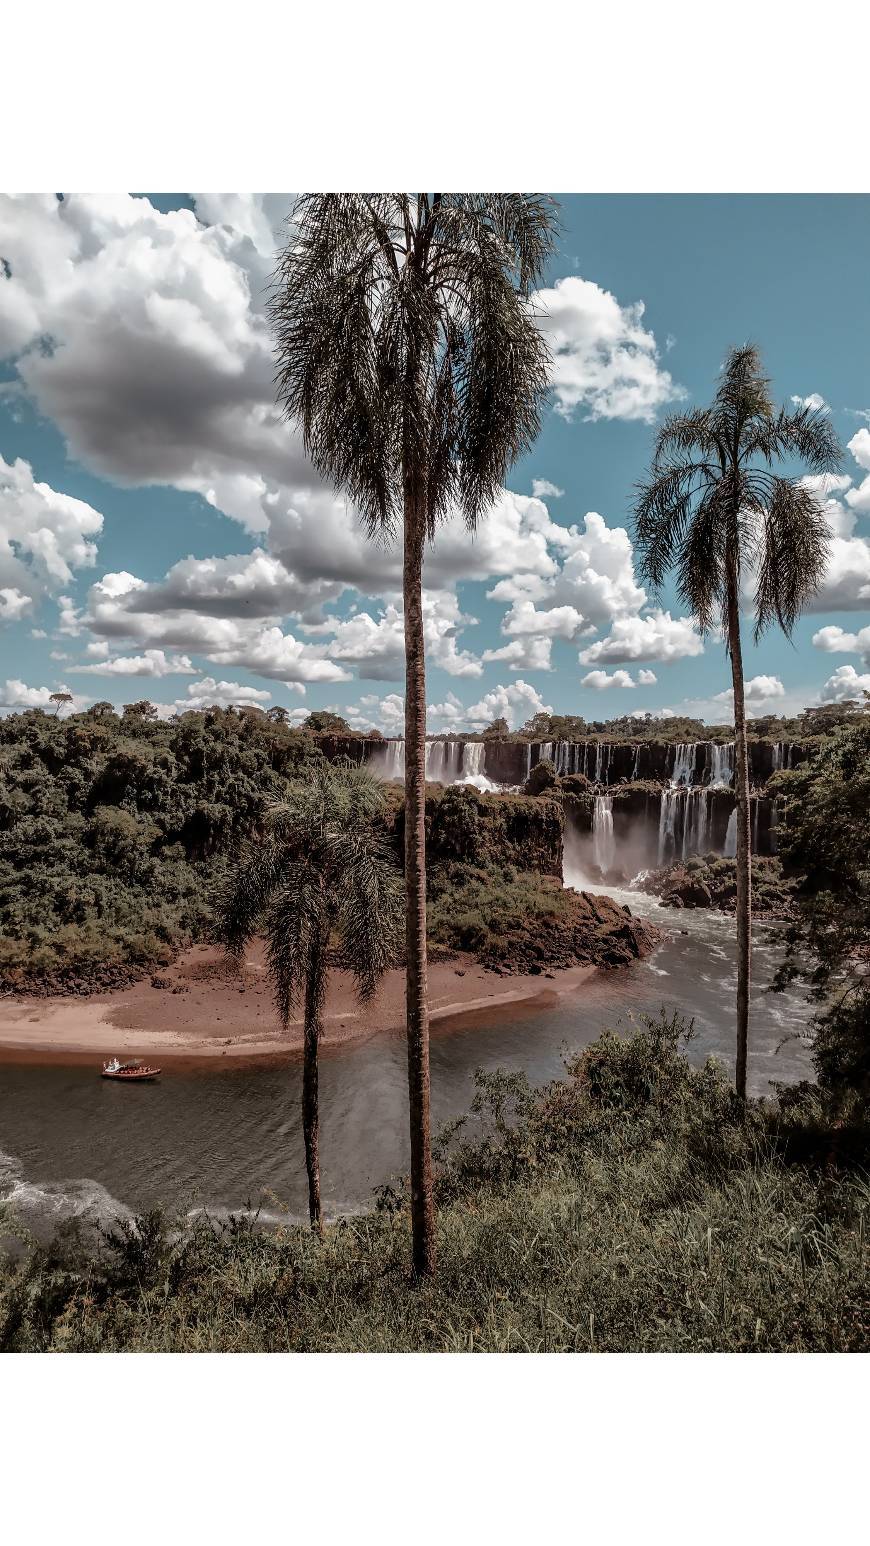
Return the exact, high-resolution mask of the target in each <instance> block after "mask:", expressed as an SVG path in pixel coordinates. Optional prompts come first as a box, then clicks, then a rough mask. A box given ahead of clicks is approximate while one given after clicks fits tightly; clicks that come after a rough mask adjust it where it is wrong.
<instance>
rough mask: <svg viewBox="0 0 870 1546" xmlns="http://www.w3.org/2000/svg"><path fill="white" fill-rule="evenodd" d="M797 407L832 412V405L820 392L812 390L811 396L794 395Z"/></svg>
mask: <svg viewBox="0 0 870 1546" xmlns="http://www.w3.org/2000/svg"><path fill="white" fill-rule="evenodd" d="M792 402H793V403H794V405H795V407H796V408H809V409H810V410H811V411H812V412H813V413H830V411H831V405H830V403H826V402H825V399H824V398H823V397H821V396H820V394H819V393H818V392H811V393H810V395H809V397H792Z"/></svg>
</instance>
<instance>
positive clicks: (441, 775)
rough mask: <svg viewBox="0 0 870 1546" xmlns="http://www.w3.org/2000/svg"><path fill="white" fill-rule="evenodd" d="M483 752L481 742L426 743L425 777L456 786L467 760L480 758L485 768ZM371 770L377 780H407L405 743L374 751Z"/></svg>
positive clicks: (390, 742) (435, 782)
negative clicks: (405, 778)
mask: <svg viewBox="0 0 870 1546" xmlns="http://www.w3.org/2000/svg"><path fill="white" fill-rule="evenodd" d="M484 750H485V748H484V746H483V743H482V742H466V743H465V744H464V745H463V743H462V741H427V742H426V778H427V779H428V781H429V782H430V783H432V784H455V783H456V782H457V780H458V779H459V778H460V777H461V776H462V774H463V773H464V772H465V771H466V757H467V756H469V755H470V756H471V758H472V760H473V759H474V758H475V757H477V759H478V760H479V762H480V763H481V765H482V763H483V754H484ZM369 767H370V769H371V771H372V772H373V773H374V774H375V775H376V776H377V777H378V778H384V779H394V778H395V779H402V780H404V777H405V742H404V740H401V739H399V740H396V741H385V742H384V744H383V746H382V747H380V746H379V747H378V748H377V749H376V750H375V751H374V752H372V755H371V757H370V758H369Z"/></svg>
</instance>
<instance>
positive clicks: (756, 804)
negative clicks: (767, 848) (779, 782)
mask: <svg viewBox="0 0 870 1546" xmlns="http://www.w3.org/2000/svg"><path fill="white" fill-rule="evenodd" d="M760 809H761V801H760V800H759V798H758V795H756V796H755V799H754V800H753V801H752V841H751V843H750V846H749V851H750V853H753V854H757V853H758V812H759V810H760Z"/></svg>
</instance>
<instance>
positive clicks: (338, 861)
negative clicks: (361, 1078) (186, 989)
mask: <svg viewBox="0 0 870 1546" xmlns="http://www.w3.org/2000/svg"><path fill="white" fill-rule="evenodd" d="M382 805H383V795H382V793H381V790H380V789H379V787H378V785H377V784H376V783H375V781H374V779H373V778H372V777H371V775H370V774H367V773H365V772H364V771H362V770H361V769H356V768H354V769H348V770H343V769H334V768H325V769H317V770H316V771H315V772H314V773H313V774H312V775H311V776H310V777H309V779H308V781H307V782H306V783H305V784H299V785H294V786H293V787H292V790H291V792H290V794H289V795H288V797H287V799H286V800H285V801H283V802H281V803H279V804H274V805H272V806H270V808H269V810H268V812H267V818H266V835H265V838H264V839H263V841H262V842H260V843H257V844H252V845H250V846H249V848H248V850H247V852H246V854H245V855H244V857H243V860H242V863H241V865H240V866H239V868H238V870H237V871H235V872H234V873H233V875H232V878H231V880H230V882H229V883H228V885H227V887H226V889H225V892H224V895H223V897H222V901H221V906H220V907H219V909H218V911H219V917H220V924H219V937H220V940H221V942H222V943H223V944H224V945H225V946H226V948H227V950H228V951H229V952H230V954H231V955H234V956H236V957H238V956H240V955H241V953H242V951H243V950H244V949H245V947H246V946H247V945H248V943H249V942H250V940H251V939H252V938H253V937H254V935H255V934H257V933H259V932H260V930H262V932H263V933H264V934H265V937H266V941H267V949H268V960H269V970H270V974H271V976H272V981H273V984H274V989H275V1003H276V1008H277V1011H278V1014H279V1016H280V1019H281V1022H282V1025H284V1026H285V1027H286V1025H287V1022H288V1020H289V1018H290V1014H291V1011H292V1009H293V1008H294V1006H295V1005H296V1004H297V1003H298V1002H299V1000H300V998H301V997H302V995H303V992H304V991H305V990H306V987H307V986H308V984H309V981H311V980H313V979H316V983H317V984H318V986H316V992H317V995H318V999H319V1000H322V993H323V989H324V988H325V973H324V971H323V966H324V965H325V959H326V952H327V950H328V947H329V945H330V941H332V942H333V943H334V945H335V947H336V949H337V952H338V955H339V957H340V959H341V961H342V963H343V964H344V965H345V966H346V967H347V968H348V969H349V970H350V971H351V972H352V973H353V976H354V979H355V983H356V987H357V991H358V993H359V996H360V998H362V999H363V1000H365V999H368V998H370V997H371V995H372V993H373V992H374V991H375V989H376V987H377V984H378V982H379V980H380V978H381V977H382V976H383V973H384V972H385V971H386V969H387V967H388V966H390V965H391V964H392V961H393V959H394V955H395V949H396V943H397V939H398V931H399V926H400V921H401V918H402V910H403V892H402V885H401V874H400V872H399V869H398V866H397V865H396V862H395V860H394V858H393V856H392V854H391V852H390V851H389V849H388V848H387V845H386V843H385V842H384V840H383V838H381V837H380V836H379V835H378V834H377V833H376V832H375V831H374V830H373V827H372V822H373V820H374V818H375V817H376V815H377V814H378V812H379V811H380V809H381V808H382ZM312 963H316V965H317V970H315V971H313V972H312ZM312 1007H314V1008H315V1009H316V1010H317V1011H319V1009H320V1008H321V1007H322V1003H321V1002H318V1004H317V1005H316V1006H312Z"/></svg>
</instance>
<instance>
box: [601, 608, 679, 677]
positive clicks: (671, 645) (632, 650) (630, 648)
mask: <svg viewBox="0 0 870 1546" xmlns="http://www.w3.org/2000/svg"><path fill="white" fill-rule="evenodd" d="M703 653H704V641H703V639H702V638H701V635H700V634H699V633H698V631H697V628H696V627H695V623H694V621H693V619H692V618H691V617H671V614H670V612H663V611H661V609H658V608H657V609H655V610H654V611H652V612H650V613H649V614H648V615H647V616H646V617H621V618H616V619H615V620H614V622H613V625H612V627H611V629H610V633H609V634H608V635H607V637H606V638H604V639H599V640H598V641H597V643H595V644H590V645H589V647H588V648H587V649H585V650H581V651H580V664H581V665H583V666H590V665H593V664H595V663H596V662H598V661H608V662H618V661H626V660H636V661H637V660H683V659H685V658H686V657H687V656H688V657H692V656H695V655H702V654H703Z"/></svg>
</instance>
